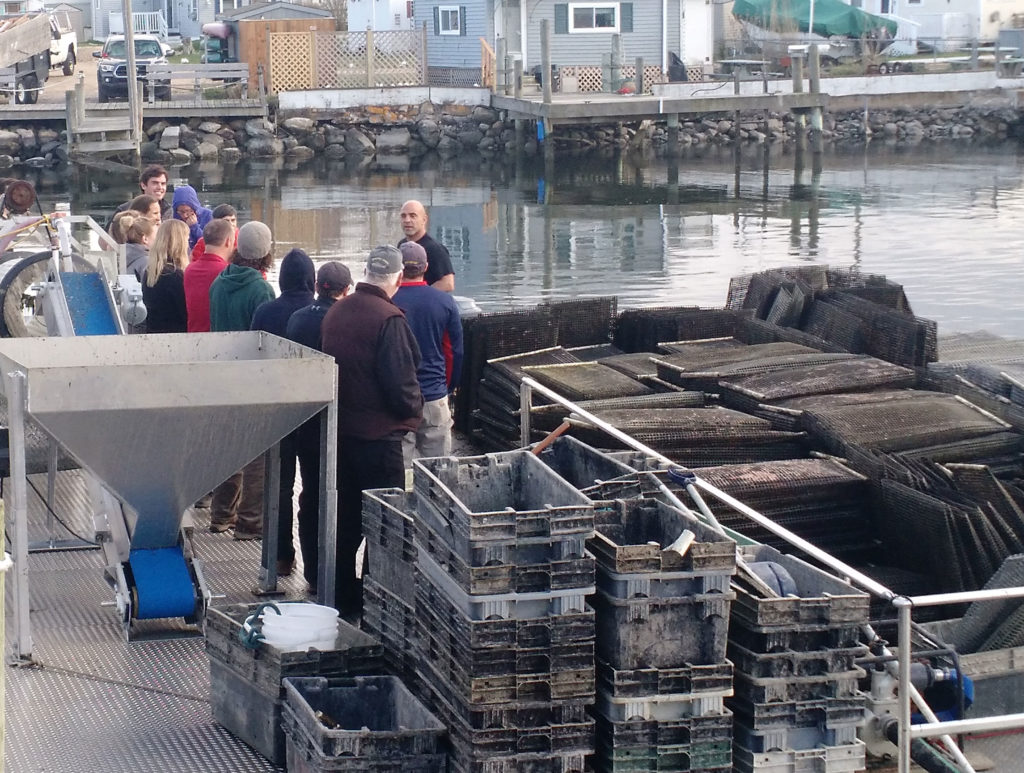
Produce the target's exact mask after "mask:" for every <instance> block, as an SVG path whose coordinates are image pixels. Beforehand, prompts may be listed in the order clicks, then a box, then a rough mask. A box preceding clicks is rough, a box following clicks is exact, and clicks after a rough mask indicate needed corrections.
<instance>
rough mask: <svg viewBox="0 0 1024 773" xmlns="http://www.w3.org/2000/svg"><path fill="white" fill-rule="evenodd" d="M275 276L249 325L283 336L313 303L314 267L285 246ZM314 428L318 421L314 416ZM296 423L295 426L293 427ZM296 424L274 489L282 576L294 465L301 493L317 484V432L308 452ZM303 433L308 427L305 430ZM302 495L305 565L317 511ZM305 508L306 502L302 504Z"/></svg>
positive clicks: (290, 561) (287, 557) (312, 548)
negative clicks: (275, 289)
mask: <svg viewBox="0 0 1024 773" xmlns="http://www.w3.org/2000/svg"><path fill="white" fill-rule="evenodd" d="M277 282H278V284H279V285H280V287H281V295H279V296H278V297H277V298H275V299H274V300H272V301H267V302H266V303H264V304H262V305H261V306H259V307H258V308H257V309H256V313H255V314H253V315H252V329H253V330H262V331H264V332H267V333H273V334H274V335H276V336H281V338H284V337H285V333H286V331H287V329H288V319H289V318H290V317H291V316H292V313H293V312H295V311H298V310H299V309H301V308H305V307H306V306H309V305H310V304H311V303H313V290H314V287H315V285H316V269H315V268H314V266H313V261H312V260H311V259H310V257H309V255H307V254H306V253H305V252H304V251H303V250H300V249H298V248H296V249H293V250H291V251H290V252H289V253H288V254H287V255H285V256H284V260H282V261H281V269H280V271H279V272H278V275H277ZM316 427H317V430H319V427H320V424H319V420H318V421H317V425H316ZM299 429H301V427H300V428H299ZM299 429H296V430H294V431H292V432H290V433H289V434H288V435H286V436H285V437H284V438H283V439H282V440H281V445H280V449H281V476H280V490H279V496H278V522H277V525H278V530H277V573H278V574H279V575H281V576H282V577H286V576H288V575H290V574H291V573H292V571H293V570H294V569H295V543H294V541H293V539H292V522H293V520H294V512H293V511H294V508H293V507H292V492H293V491H294V490H295V471H296V468H298V470H299V474H300V475H301V477H302V491H303V495H304V496H307V498H308V495H307V494H306V492H307V491H311V490H312V489H313V488H316V489H317V490H318V493H319V488H320V454H319V451H320V447H319V446H320V443H319V438H320V436H319V432H318V431H317V432H316V433H315V439H316V441H317V443H316V445H317V447H316V452H317V453H316V454H315V456H310V454H309V453H308V452H309V451H310V450H311V449H310V448H309V447H308V445H309V444H303V443H301V442H300V441H301V438H300V435H299ZM307 434H308V433H307ZM302 504H303V500H302V499H301V498H300V500H299V508H300V516H304V517H300V518H299V541H300V544H301V546H302V555H303V564H304V565H308V564H309V563H310V561H309V560H308V557H310V556H311V553H312V557H313V562H312V563H313V565H314V566H315V565H316V560H315V554H316V547H317V529H318V523H319V518H320V513H319V512H313V513H308V514H306V513H303V512H302V510H303V509H304V508H302ZM306 509H308V508H306ZM312 584H313V585H315V584H316V575H315V574H314V575H313V582H312Z"/></svg>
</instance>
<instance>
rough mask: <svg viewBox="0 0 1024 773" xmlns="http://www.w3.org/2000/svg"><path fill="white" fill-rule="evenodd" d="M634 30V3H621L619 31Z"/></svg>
mask: <svg viewBox="0 0 1024 773" xmlns="http://www.w3.org/2000/svg"><path fill="white" fill-rule="evenodd" d="M632 31H633V4H632V3H619V32H632Z"/></svg>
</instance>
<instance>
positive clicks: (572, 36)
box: [526, 0, 679, 69]
mask: <svg viewBox="0 0 1024 773" xmlns="http://www.w3.org/2000/svg"><path fill="white" fill-rule="evenodd" d="M618 5H619V6H620V24H622V23H623V22H626V21H628V19H629V18H630V13H629V11H630V8H623V6H631V11H632V31H629V30H628V29H627V30H623V31H622V32H621V36H622V48H623V52H624V54H625V60H624V63H631V62H632V61H633V60H634V59H636V57H638V56H642V57H643V58H644V60H645V61H646V62H649V63H650V64H661V26H662V19H661V3H660V2H656V3H655V2H643V0H640V1H639V2H631V3H627V2H622V3H618ZM565 6H567V3H566V2H563V1H562V0H558V2H555V0H540V2H538V3H537V4H536V5H530V6H528V8H529V11H528V16H527V20H526V41H527V43H526V49H527V62H526V68H527V69H529V68H530V67H533V66H534V65H538V64H540V22H541V20H542V19H550V20H551V32H552V35H551V61H552V63H553V64H556V65H560V66H561V65H581V64H582V65H588V64H589V65H594V64H597V65H599V64H601V56H602V54H607V53H610V52H611V50H612V35H611V33H608V34H604V33H599V32H585V33H580V32H577V33H572V32H565V33H562V32H561V30H563V29H565V23H564V22H565V18H566V10H567V9H566V8H565ZM668 6H669V10H668V18H669V24H670V26H669V29H671V21H672V17H673V15H674V16H675V28H676V30H677V32H676V40H677V41H678V39H679V38H678V35H679V33H678V29H679V11H678V8H679V6H678V0H670V2H669V4H668ZM624 26H625V25H624ZM556 27H557V28H558V30H559V31H558V33H556V31H555V30H556ZM670 41H671V38H670ZM669 48H672V46H671V43H670V46H669Z"/></svg>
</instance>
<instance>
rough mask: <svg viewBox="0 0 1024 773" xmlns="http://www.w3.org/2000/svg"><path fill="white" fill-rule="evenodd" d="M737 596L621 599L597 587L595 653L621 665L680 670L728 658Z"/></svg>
mask: <svg viewBox="0 0 1024 773" xmlns="http://www.w3.org/2000/svg"><path fill="white" fill-rule="evenodd" d="M734 596H735V594H733V593H732V592H730V593H706V594H702V595H697V596H686V597H680V598H656V599H644V598H641V599H627V600H624V599H617V598H613V597H611V596H609V595H608V594H606V593H604V592H602V591H598V592H597V593H595V594H594V596H592V597H591V606H593V608H594V612H595V613H596V614H597V648H596V651H597V656H598V657H599V658H601V659H602V660H604V661H605V662H606V663H608V664H609V665H610V666H612V667H613V668H617V669H626V670H628V669H636V668H679V667H681V666H685V665H708V664H712V663H721V662H723V661H724V660H725V645H726V638H727V634H728V630H729V606H730V604H731V602H732V599H733V598H734Z"/></svg>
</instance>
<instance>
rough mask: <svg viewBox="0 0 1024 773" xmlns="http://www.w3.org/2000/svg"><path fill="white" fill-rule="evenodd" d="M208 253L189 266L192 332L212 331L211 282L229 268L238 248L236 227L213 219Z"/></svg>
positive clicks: (187, 280) (188, 302) (187, 285)
mask: <svg viewBox="0 0 1024 773" xmlns="http://www.w3.org/2000/svg"><path fill="white" fill-rule="evenodd" d="M203 240H204V241H205V242H206V252H204V253H203V254H202V255H201V256H200V257H198V258H197V259H195V260H193V261H192V262H191V263H189V264H188V266H186V267H185V309H186V312H187V313H188V332H189V333H209V332H210V285H212V284H213V280H214V279H216V278H217V277H218V276H220V272H221V271H223V270H224V269H225V268H227V267H228V259H229V258H230V257H231V253H232V252H234V251H235V247H234V244H235V227H234V226H233V225H231V223H230V222H228V221H227V220H211V221H210V222H209V223H207V225H206V228H204V229H203Z"/></svg>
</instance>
